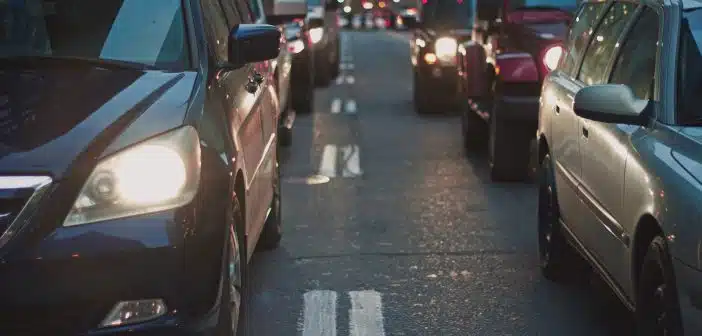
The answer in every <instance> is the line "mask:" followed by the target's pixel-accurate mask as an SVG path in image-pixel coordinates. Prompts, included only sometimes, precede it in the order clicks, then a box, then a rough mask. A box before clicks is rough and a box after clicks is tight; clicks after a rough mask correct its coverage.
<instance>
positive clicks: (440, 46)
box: [434, 37, 458, 59]
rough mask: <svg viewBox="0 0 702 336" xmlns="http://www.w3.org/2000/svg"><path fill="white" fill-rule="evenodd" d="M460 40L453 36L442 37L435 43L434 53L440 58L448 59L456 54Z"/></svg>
mask: <svg viewBox="0 0 702 336" xmlns="http://www.w3.org/2000/svg"><path fill="white" fill-rule="evenodd" d="M457 50H458V42H457V41H456V39H454V38H451V37H441V38H439V39H438V40H436V43H435V44H434V53H436V56H437V57H438V58H439V59H448V58H451V57H454V56H456V51H457Z"/></svg>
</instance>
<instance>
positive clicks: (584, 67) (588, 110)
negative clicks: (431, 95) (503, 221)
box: [537, 0, 702, 335]
mask: <svg viewBox="0 0 702 336" xmlns="http://www.w3.org/2000/svg"><path fill="white" fill-rule="evenodd" d="M664 18H665V20H664ZM701 89H702V2H698V1H697V0H682V1H680V0H667V1H660V0H655V1H654V0H650V1H649V0H644V1H611V0H610V1H607V2H599V1H598V2H595V1H590V0H586V1H585V2H584V3H583V4H581V6H580V8H579V9H578V11H577V13H576V19H575V20H574V21H573V24H572V26H571V28H570V32H569V37H568V38H567V39H566V41H565V45H564V52H563V54H562V55H561V57H560V64H559V66H558V68H557V69H556V70H555V71H553V72H551V74H550V75H549V76H548V77H547V78H546V80H545V81H544V85H543V89H542V94H541V99H540V111H539V128H538V132H537V137H538V148H539V149H538V152H539V159H540V161H539V162H540V181H539V209H538V232H539V252H540V261H541V268H542V271H543V274H544V275H545V276H546V277H547V278H549V279H552V280H564V279H567V278H569V277H573V276H576V277H577V276H580V275H582V273H581V272H587V271H588V269H594V270H595V271H596V272H597V273H599V274H600V275H601V276H602V278H603V279H604V280H605V281H606V282H607V283H608V284H609V286H610V287H611V288H612V289H613V290H614V292H615V293H616V294H617V295H618V297H619V298H620V299H621V300H622V301H623V302H624V304H625V305H626V306H627V307H628V308H630V309H631V311H632V312H633V313H634V317H635V321H636V328H637V329H636V330H637V331H636V333H637V334H639V335H680V334H683V333H684V334H687V335H700V334H701V332H702V328H701V322H702V222H701V220H702V108H701V107H702V94H701V93H702V90H701ZM583 260H586V261H587V263H582V261H583ZM583 266H590V267H583Z"/></svg>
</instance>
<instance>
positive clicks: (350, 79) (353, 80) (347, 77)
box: [346, 75, 356, 84]
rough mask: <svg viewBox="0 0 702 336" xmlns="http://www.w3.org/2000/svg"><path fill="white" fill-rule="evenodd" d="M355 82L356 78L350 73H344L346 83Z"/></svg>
mask: <svg viewBox="0 0 702 336" xmlns="http://www.w3.org/2000/svg"><path fill="white" fill-rule="evenodd" d="M355 82H356V78H354V77H353V76H351V75H346V83H349V84H353V83H355Z"/></svg>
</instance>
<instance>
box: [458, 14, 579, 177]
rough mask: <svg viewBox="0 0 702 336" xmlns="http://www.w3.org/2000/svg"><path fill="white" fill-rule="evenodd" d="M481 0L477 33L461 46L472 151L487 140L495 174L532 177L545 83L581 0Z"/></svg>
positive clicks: (465, 125) (464, 117)
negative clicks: (540, 98)
mask: <svg viewBox="0 0 702 336" xmlns="http://www.w3.org/2000/svg"><path fill="white" fill-rule="evenodd" d="M503 4H504V6H503V7H501V6H502V5H503ZM477 5H478V7H479V8H478V11H477V13H478V14H479V15H478V18H477V20H476V24H475V25H474V29H473V34H472V35H473V37H474V38H473V39H472V40H468V41H465V42H464V43H462V44H461V45H460V46H459V47H458V49H459V52H458V77H459V78H460V80H459V86H458V91H459V92H460V94H459V95H460V96H461V97H462V98H461V102H460V106H462V108H461V125H462V135H463V140H464V144H465V147H466V149H467V150H468V152H471V151H473V150H475V149H478V148H483V145H484V144H485V140H487V148H488V159H489V160H488V161H489V166H490V176H491V178H492V180H493V181H498V182H505V181H525V180H529V178H530V177H531V175H532V174H531V172H532V171H531V170H530V167H531V165H530V163H531V162H532V160H531V158H532V157H533V155H532V154H533V147H534V146H533V141H532V140H533V139H534V134H535V132H536V125H537V115H538V110H539V104H538V103H539V102H538V101H539V95H540V92H541V83H542V82H543V79H544V77H545V76H546V75H547V74H548V72H549V71H550V70H551V69H553V68H554V67H555V65H556V64H557V62H558V59H559V57H560V54H561V53H562V46H561V44H562V40H563V37H564V36H565V33H566V32H567V30H568V25H569V24H570V22H571V20H572V12H573V10H574V9H575V8H576V7H577V2H576V0H523V1H522V2H515V1H511V2H510V1H505V2H500V3H496V2H490V1H485V0H478V2H477ZM498 12H499V13H501V14H500V15H497V13H498Z"/></svg>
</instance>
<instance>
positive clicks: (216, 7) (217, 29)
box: [200, 0, 229, 61]
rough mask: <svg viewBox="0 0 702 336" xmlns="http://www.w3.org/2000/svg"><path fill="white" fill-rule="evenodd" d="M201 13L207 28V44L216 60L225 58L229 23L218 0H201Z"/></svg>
mask: <svg viewBox="0 0 702 336" xmlns="http://www.w3.org/2000/svg"><path fill="white" fill-rule="evenodd" d="M200 4H201V6H202V15H203V16H204V20H205V26H206V30H207V38H208V44H209V47H210V49H211V52H212V53H213V54H214V56H215V58H216V60H217V61H224V60H226V59H227V41H228V40H229V25H228V24H227V18H226V17H225V16H224V13H223V12H222V7H221V6H220V3H219V1H218V0H202V1H201V2H200Z"/></svg>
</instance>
